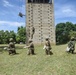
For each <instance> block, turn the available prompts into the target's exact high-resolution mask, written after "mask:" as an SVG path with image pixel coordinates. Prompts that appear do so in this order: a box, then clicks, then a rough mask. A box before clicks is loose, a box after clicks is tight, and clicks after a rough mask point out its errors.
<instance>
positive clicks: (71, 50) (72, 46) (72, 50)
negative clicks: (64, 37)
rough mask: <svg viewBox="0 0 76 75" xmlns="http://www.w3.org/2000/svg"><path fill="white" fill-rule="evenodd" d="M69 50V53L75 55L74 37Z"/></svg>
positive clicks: (69, 44)
mask: <svg viewBox="0 0 76 75" xmlns="http://www.w3.org/2000/svg"><path fill="white" fill-rule="evenodd" d="M68 48H69V52H71V53H72V54H73V53H74V50H75V38H74V37H72V38H71V40H70V41H69V43H68Z"/></svg>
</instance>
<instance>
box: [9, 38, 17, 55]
mask: <svg viewBox="0 0 76 75" xmlns="http://www.w3.org/2000/svg"><path fill="white" fill-rule="evenodd" d="M9 41H10V43H9V46H8V51H9V55H10V54H16V50H15V44H14V42H13V38H10V40H9Z"/></svg>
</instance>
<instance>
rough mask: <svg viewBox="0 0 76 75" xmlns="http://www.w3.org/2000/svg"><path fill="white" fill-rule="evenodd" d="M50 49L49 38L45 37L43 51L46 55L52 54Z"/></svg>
mask: <svg viewBox="0 0 76 75" xmlns="http://www.w3.org/2000/svg"><path fill="white" fill-rule="evenodd" d="M50 50H51V44H50V41H49V38H46V39H45V53H46V55H51V54H52V52H51V51H50Z"/></svg>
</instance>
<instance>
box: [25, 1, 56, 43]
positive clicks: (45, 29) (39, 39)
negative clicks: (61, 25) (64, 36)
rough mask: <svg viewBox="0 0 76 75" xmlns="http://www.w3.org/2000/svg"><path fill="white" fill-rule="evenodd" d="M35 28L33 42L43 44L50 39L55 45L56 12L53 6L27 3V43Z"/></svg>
mask: <svg viewBox="0 0 76 75" xmlns="http://www.w3.org/2000/svg"><path fill="white" fill-rule="evenodd" d="M32 27H34V28H35V33H34V35H33V39H32V40H33V42H34V43H36V44H42V43H44V42H45V38H46V37H48V38H49V39H50V42H51V43H52V44H55V43H56V42H55V27H54V10H53V3H52V4H43V3H40V4H38V3H28V2H26V33H27V40H26V41H27V42H28V40H29V39H30V35H31V32H32V31H31V29H32Z"/></svg>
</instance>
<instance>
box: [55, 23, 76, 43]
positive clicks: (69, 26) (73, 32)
mask: <svg viewBox="0 0 76 75" xmlns="http://www.w3.org/2000/svg"><path fill="white" fill-rule="evenodd" d="M71 37H75V38H76V24H73V23H71V22H66V23H58V24H57V25H56V43H57V44H64V43H67V42H68V41H69V40H70V38H71Z"/></svg>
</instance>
